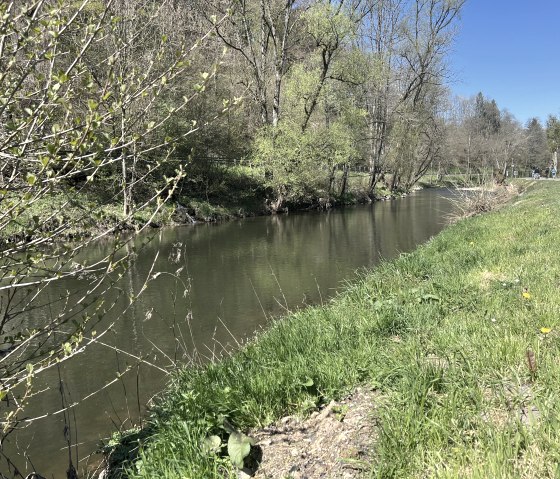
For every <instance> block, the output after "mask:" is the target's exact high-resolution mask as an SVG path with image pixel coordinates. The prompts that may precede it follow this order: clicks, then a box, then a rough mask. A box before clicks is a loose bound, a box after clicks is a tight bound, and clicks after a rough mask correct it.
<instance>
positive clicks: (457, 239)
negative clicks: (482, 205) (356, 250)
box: [106, 183, 560, 479]
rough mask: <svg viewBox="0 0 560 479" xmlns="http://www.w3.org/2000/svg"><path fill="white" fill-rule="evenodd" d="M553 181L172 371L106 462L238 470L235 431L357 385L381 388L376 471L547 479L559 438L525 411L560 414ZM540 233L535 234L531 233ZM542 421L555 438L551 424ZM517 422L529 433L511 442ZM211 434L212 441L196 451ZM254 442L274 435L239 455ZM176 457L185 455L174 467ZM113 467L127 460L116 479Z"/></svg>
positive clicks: (301, 410) (303, 411)
mask: <svg viewBox="0 0 560 479" xmlns="http://www.w3.org/2000/svg"><path fill="white" fill-rule="evenodd" d="M558 190H560V188H559V187H556V185H555V184H553V183H548V184H544V183H543V184H542V186H541V185H539V184H537V185H536V186H533V187H531V188H530V189H529V190H527V191H525V192H524V193H523V194H522V196H520V197H518V199H517V200H516V201H515V202H511V201H510V202H509V204H508V205H507V206H506V207H505V208H503V209H500V210H498V211H496V212H493V213H489V214H484V215H480V216H477V217H473V218H469V219H466V220H464V221H461V222H459V223H457V224H455V225H452V226H450V227H448V228H447V229H446V230H444V231H443V232H442V233H440V234H439V235H438V236H436V237H434V238H433V239H432V240H430V241H429V242H428V243H427V244H424V245H422V246H421V247H419V248H418V249H417V250H415V251H414V252H412V253H409V254H405V255H402V256H401V257H400V258H398V259H396V260H394V261H391V262H387V263H384V264H382V265H381V266H380V267H378V268H376V269H375V270H373V271H371V272H369V273H367V274H365V275H364V277H363V278H362V280H361V281H359V282H358V284H356V285H353V286H351V287H350V288H349V289H348V290H347V291H346V292H344V293H342V294H341V295H339V296H338V297H337V298H335V299H334V300H333V301H331V302H330V303H328V304H327V305H324V306H322V307H313V308H308V309H306V310H303V311H299V312H297V313H295V314H293V315H290V316H288V317H286V318H283V319H280V320H277V321H275V322H274V323H273V325H272V326H271V327H270V328H269V329H267V331H265V332H263V333H261V334H259V335H257V336H256V337H255V338H254V339H253V340H251V341H249V343H248V344H246V345H245V346H244V347H242V348H241V349H240V350H239V351H238V352H236V353H235V354H234V355H233V356H231V357H228V358H225V359H224V360H223V361H220V362H218V363H213V364H210V365H208V366H206V367H200V368H194V369H185V370H181V371H178V372H177V374H176V375H175V376H174V378H173V380H172V383H171V385H170V386H169V388H168V389H167V390H166V391H164V392H163V393H162V395H160V396H159V398H158V399H156V401H155V402H154V403H153V404H152V409H151V411H152V412H151V415H150V417H149V418H148V420H149V424H150V426H149V428H148V429H144V430H143V431H135V432H134V433H132V434H128V435H127V434H124V435H122V436H121V437H120V438H117V437H116V438H114V442H113V447H112V448H108V449H106V452H107V453H108V456H107V457H108V461H109V463H110V462H111V458H112V457H115V456H114V455H113V454H115V453H116V451H118V452H119V456H120V458H123V457H124V458H128V459H129V460H130V461H132V462H127V461H126V460H125V461H124V462H123V461H122V460H121V461H120V462H118V464H117V463H115V464H113V465H112V466H113V469H112V471H113V472H112V474H114V475H113V476H111V477H129V478H134V479H137V478H148V477H174V475H175V477H179V476H180V475H184V476H186V477H208V478H210V477H215V478H218V477H220V478H223V477H231V478H234V477H241V476H240V475H238V473H239V471H238V469H237V468H236V467H234V466H233V463H232V461H231V460H230V457H229V456H228V442H229V441H230V439H229V438H231V437H232V436H235V437H237V438H241V440H245V439H244V438H245V437H248V436H245V434H254V431H259V430H261V429H262V427H264V426H267V425H270V424H273V423H276V421H278V420H281V418H283V417H286V416H291V417H292V416H296V417H301V418H306V417H309V416H310V415H313V414H314V411H316V412H318V413H319V414H321V411H324V410H325V406H327V405H328V404H330V403H331V401H339V400H341V399H342V398H344V397H347V396H348V395H349V394H350V393H351V392H352V391H354V390H355V389H356V388H357V387H359V386H360V387H367V388H369V389H371V390H372V391H374V392H375V394H374V397H375V399H373V400H372V401H373V404H372V410H374V411H375V413H374V417H373V420H374V421H375V423H376V424H378V425H379V429H378V431H379V433H378V437H377V438H375V441H374V440H373V439H374V438H371V439H372V445H371V447H372V450H373V451H374V454H373V456H372V457H371V458H370V459H368V460H367V461H368V462H367V468H368V469H369V470H371V471H375V472H376V474H381V475H382V476H383V477H417V475H418V474H420V473H422V471H424V473H425V472H426V471H431V473H434V474H435V471H436V470H439V469H438V468H440V467H444V468H445V471H447V473H448V474H451V475H450V476H449V477H482V476H479V475H476V474H472V475H471V474H468V473H465V471H466V470H465V469H464V468H465V467H466V466H467V464H469V467H471V468H472V469H471V470H472V471H474V472H476V473H483V472H484V471H486V470H487V468H488V467H490V468H491V470H493V471H495V472H496V473H497V474H506V475H507V477H518V475H517V474H518V473H519V474H520V471H523V473H524V477H535V478H537V477H553V476H552V475H550V476H549V475H547V474H545V473H543V468H544V469H546V467H547V466H546V464H544V465H542V464H541V465H539V466H538V467H537V466H536V465H534V464H533V463H532V462H531V461H532V459H531V458H532V457H533V456H532V454H534V453H535V451H537V452H538V453H539V454H543V455H548V454H553V451H552V449H550V448H551V447H552V448H554V446H553V444H555V443H559V441H556V440H555V441H556V442H554V441H552V442H546V441H545V440H544V439H545V436H543V435H539V434H538V432H539V430H540V429H534V426H533V425H534V424H535V421H536V419H535V418H534V417H533V416H535V415H536V413H535V412H534V411H538V417H541V418H542V417H547V415H549V414H551V413H552V412H553V410H552V409H550V408H549V407H548V406H546V402H543V400H544V399H545V398H546V397H548V395H550V394H554V391H557V389H558V387H557V386H558V383H557V380H556V379H555V377H556V376H557V375H559V377H560V366H558V365H557V364H556V363H557V361H556V360H555V358H556V357H557V354H560V350H559V348H560V346H557V342H551V340H550V338H552V337H554V335H556V334H557V333H556V327H559V328H560V323H558V319H557V317H558V313H560V311H559V309H558V307H557V306H555V304H554V303H551V302H550V301H547V298H550V297H551V294H552V291H553V289H554V288H556V287H557V280H558V278H560V266H556V265H551V264H549V263H547V262H541V261H540V260H539V256H541V255H543V254H545V252H546V250H547V249H548V247H549V246H550V245H552V244H556V242H557V241H558V239H559V238H558V234H556V233H555V231H560V219H556V217H553V218H551V221H553V222H554V225H553V227H550V225H548V226H546V227H543V226H542V225H543V224H545V223H543V218H547V217H548V216H547V215H548V214H549V211H548V210H549V208H543V207H542V206H541V205H543V204H545V203H546V201H549V202H551V201H554V202H555V203H554V206H555V207H558V208H560V200H558V197H559V196H560V195H559V194H558V193H559V191H558ZM543 202H544V203H543ZM530 212H531V213H533V212H535V214H529V213H530ZM555 226H558V228H555ZM535 228H537V230H538V231H539V236H538V239H535V241H533V242H531V243H528V242H527V241H526V238H527V237H528V232H529V231H535ZM518 240H524V242H523V243H519V242H518ZM555 278H556V279H555ZM542 331H545V332H542ZM504 333H505V334H504ZM527 351H531V352H532V354H534V356H535V358H536V362H537V364H539V365H541V364H542V365H543V366H542V369H541V368H540V367H539V369H538V373H537V372H536V370H534V369H531V368H530V367H528V366H527V364H526V356H527ZM498 378H502V379H501V380H497V379H498ZM504 381H505V383H504ZM504 388H505V389H504ZM508 391H509V392H508ZM517 394H522V395H523V396H522V397H523V398H524V399H523V400H522V401H521V402H519V401H517V399H515V397H517V396H515V395H517ZM512 395H513V396H512ZM225 418H227V420H224V419H225ZM276 424H278V423H276ZM434 424H438V425H439V426H438V428H436V429H434ZM538 424H539V427H541V426H542V427H545V429H543V434H544V432H546V431H548V432H546V434H552V435H553V437H555V438H556V439H558V440H560V431H558V432H556V430H553V431H551V430H550V429H547V428H546V424H547V423H546V422H545V423H542V422H539V423H538ZM467 425H469V426H468V427H467ZM185 427H187V428H188V429H187V430H188V434H187V436H185ZM439 428H441V430H442V431H446V433H445V435H442V436H440V434H439V433H438V432H437V431H439V430H440V429H439ZM520 428H521V430H522V431H523V434H528V435H530V436H531V441H530V442H529V443H519V442H516V441H515V439H514V438H515V434H517V433H518V432H516V431H519V430H520ZM181 431H182V432H181ZM141 433H143V434H145V435H146V436H145V437H143V438H141V437H139V434H141ZM467 433H468V435H467V436H465V434H467ZM257 435H258V432H257ZM462 437H466V438H470V437H473V438H475V439H476V440H474V441H473V440H470V439H469V440H466V441H465V440H464V439H460V438H462ZM205 438H206V439H208V440H210V438H212V439H211V441H213V444H214V449H212V451H213V452H206V453H204V452H203V450H202V449H201V444H202V443H204V441H205ZM449 438H451V440H452V442H451V443H450V442H449ZM119 441H120V442H119ZM125 444H127V445H128V449H127V448H124V449H123V448H122V447H121V446H123V447H124V445H125ZM246 444H250V440H249V439H247V442H246ZM528 446H530V448H528ZM258 447H260V450H261V453H262V452H264V451H266V447H267V446H266V445H263V444H256V445H252V446H251V447H249V449H248V452H249V450H250V451H253V452H251V454H254V451H257V450H258V449H257V448H258ZM111 451H112V452H111ZM431 451H440V452H439V455H433V454H432V452H431ZM496 451H499V452H500V454H501V455H500V456H496V454H495V453H496ZM178 454H179V455H180V457H181V461H180V462H177V463H176V462H173V461H171V462H170V460H169V459H170V458H171V457H178V456H177V455H178ZM251 454H248V455H247V457H246V458H245V459H244V460H243V458H242V464H243V466H244V467H245V468H248V467H251V461H252V459H251V457H253V456H251ZM135 458H136V459H135ZM139 459H141V462H138V460H139ZM127 464H128V465H127ZM120 467H124V468H125V469H126V468H127V467H133V469H132V470H129V471H127V475H120V476H119V472H118V470H119V468H120ZM249 471H251V469H249ZM516 471H517V472H516ZM545 472H546V471H545ZM245 473H246V474H247V472H245ZM256 473H258V469H257V472H256ZM251 474H252V472H251ZM454 474H455V475H454ZM249 477H250V475H249Z"/></svg>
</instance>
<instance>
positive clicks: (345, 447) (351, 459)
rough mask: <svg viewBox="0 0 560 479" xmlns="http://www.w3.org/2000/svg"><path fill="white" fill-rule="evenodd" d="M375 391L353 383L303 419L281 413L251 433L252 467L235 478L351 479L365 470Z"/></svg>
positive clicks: (370, 452)
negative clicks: (341, 396) (349, 390)
mask: <svg viewBox="0 0 560 479" xmlns="http://www.w3.org/2000/svg"><path fill="white" fill-rule="evenodd" d="M375 399H376V393H375V391H372V390H369V389H365V388H359V389H356V390H355V391H354V392H353V393H352V395H351V396H349V397H347V398H345V399H343V400H341V401H339V402H334V401H333V402H331V403H330V404H329V405H328V406H326V407H324V408H323V409H322V410H320V411H317V412H314V413H313V414H312V415H311V416H310V417H309V418H307V419H305V420H301V419H298V418H296V417H294V416H287V417H285V418H283V419H281V420H280V421H278V422H277V423H276V424H274V425H272V426H270V427H267V428H265V429H261V430H256V431H252V432H251V436H252V437H253V438H255V439H256V440H257V443H256V446H257V447H256V450H257V451H258V457H257V458H256V461H255V462H256V466H255V467H256V470H248V469H245V470H243V471H241V472H240V473H239V477H240V479H245V478H248V477H253V478H256V479H319V478H320V479H323V478H324V479H335V478H336V479H354V478H359V477H362V475H363V473H364V472H366V471H367V470H368V469H369V464H370V463H371V460H372V457H373V444H374V442H375V438H376V423H375V414H374V413H375Z"/></svg>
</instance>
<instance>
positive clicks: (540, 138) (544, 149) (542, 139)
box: [525, 118, 550, 171]
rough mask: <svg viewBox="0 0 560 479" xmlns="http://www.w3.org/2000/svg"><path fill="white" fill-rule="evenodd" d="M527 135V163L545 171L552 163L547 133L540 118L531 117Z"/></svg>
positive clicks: (528, 122) (526, 128)
mask: <svg viewBox="0 0 560 479" xmlns="http://www.w3.org/2000/svg"><path fill="white" fill-rule="evenodd" d="M525 130H526V135H527V163H528V166H529V167H531V168H539V169H540V170H541V171H544V169H545V168H547V167H548V166H549V164H550V153H549V147H548V145H547V135H546V132H545V129H544V128H543V127H542V125H541V122H540V121H539V119H538V118H531V119H530V120H529V121H527V126H526V127H525Z"/></svg>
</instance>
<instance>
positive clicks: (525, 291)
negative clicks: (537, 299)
mask: <svg viewBox="0 0 560 479" xmlns="http://www.w3.org/2000/svg"><path fill="white" fill-rule="evenodd" d="M523 297H524V298H525V299H531V293H529V291H528V290H527V288H523Z"/></svg>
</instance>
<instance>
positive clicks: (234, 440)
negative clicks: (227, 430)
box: [227, 431, 254, 469]
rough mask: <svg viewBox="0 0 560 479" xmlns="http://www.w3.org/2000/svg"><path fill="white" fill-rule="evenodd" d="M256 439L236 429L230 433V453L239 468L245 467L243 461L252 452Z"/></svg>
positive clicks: (228, 445)
mask: <svg viewBox="0 0 560 479" xmlns="http://www.w3.org/2000/svg"><path fill="white" fill-rule="evenodd" d="M253 444H254V440H253V439H251V438H250V437H249V436H247V435H245V434H243V433H241V432H237V431H234V432H232V433H231V434H230V436H229V439H228V444H227V450H228V455H229V458H230V460H231V463H232V464H233V465H234V466H235V467H237V468H238V469H242V468H243V461H244V460H245V458H246V457H247V456H248V455H249V453H250V452H251V446H252V445H253Z"/></svg>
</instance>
